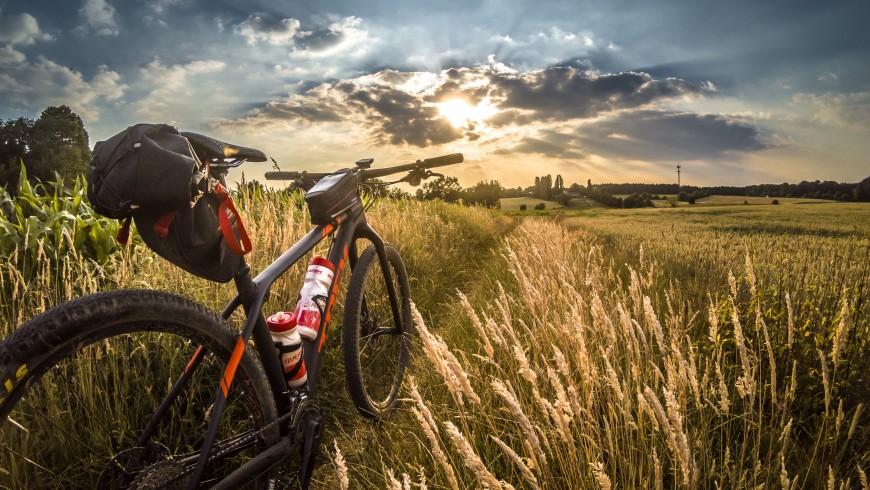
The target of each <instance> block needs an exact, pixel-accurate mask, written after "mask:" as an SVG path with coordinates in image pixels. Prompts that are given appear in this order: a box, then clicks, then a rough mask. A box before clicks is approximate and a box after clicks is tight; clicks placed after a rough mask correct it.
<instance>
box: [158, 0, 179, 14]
mask: <svg viewBox="0 0 870 490" xmlns="http://www.w3.org/2000/svg"><path fill="white" fill-rule="evenodd" d="M182 1H183V0H156V1H155V2H154V3H152V4H151V10H153V11H154V13H157V14H162V13H163V12H164V11H166V10H167V9H168V8H169V7H171V6H173V5H178V4H180V3H181V2H182Z"/></svg>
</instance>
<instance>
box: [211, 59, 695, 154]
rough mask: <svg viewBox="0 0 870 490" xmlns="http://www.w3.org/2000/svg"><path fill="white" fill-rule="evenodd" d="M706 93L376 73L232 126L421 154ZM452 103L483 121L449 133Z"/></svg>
mask: <svg viewBox="0 0 870 490" xmlns="http://www.w3.org/2000/svg"><path fill="white" fill-rule="evenodd" d="M706 92H707V89H706V88H705V87H704V86H700V85H694V84H691V83H688V82H685V81H683V80H677V79H665V80H655V79H653V78H652V77H650V76H649V75H647V74H644V73H633V72H628V73H617V74H605V75H602V74H598V73H596V72H594V71H591V70H581V69H580V68H578V67H577V66H573V65H572V66H562V65H559V66H553V67H549V68H547V69H544V70H536V71H533V72H527V73H519V72H515V71H511V70H506V69H505V67H504V66H501V65H498V64H496V63H494V59H493V60H490V61H489V62H488V64H485V65H480V66H477V67H474V68H451V69H447V70H442V71H440V72H438V73H427V72H403V71H398V70H381V71H378V72H375V73H372V74H369V75H364V76H361V77H358V78H354V79H346V80H340V81H337V82H333V83H323V84H320V85H318V86H317V87H314V88H312V89H309V90H307V91H304V92H301V93H295V94H291V95H290V96H288V97H287V99H285V100H283V101H272V102H269V103H267V104H265V105H264V106H263V107H262V108H260V109H259V110H257V111H255V113H254V114H253V115H252V116H251V117H249V118H246V119H243V120H239V121H237V124H239V125H242V126H244V125H256V126H259V127H262V126H267V125H270V124H274V125H279V126H280V125H286V124H307V125H328V124H334V123H342V124H352V125H357V126H359V127H363V128H367V131H368V132H369V133H370V134H371V136H373V137H374V140H375V142H376V143H378V144H381V145H388V144H393V145H411V146H420V147H423V146H428V145H439V144H445V143H450V142H454V141H457V140H463V139H465V140H467V141H475V140H478V139H480V138H482V137H483V136H484V135H486V133H487V128H500V129H502V130H504V129H510V128H511V127H512V128H520V127H525V126H529V125H538V126H542V127H543V126H546V125H548V124H554V123H564V122H566V121H583V120H588V119H590V118H594V117H599V116H600V115H601V114H609V113H614V112H617V111H620V110H625V109H638V108H644V107H648V106H652V105H654V104H655V103H656V102H658V101H661V100H665V99H669V98H673V97H681V96H698V95H702V94H704V93H706ZM452 100H461V101H464V103H465V104H468V105H469V106H470V107H471V108H473V107H484V106H485V107H486V108H487V109H488V111H489V114H487V117H482V118H480V119H479V120H475V121H474V122H473V123H471V122H469V124H466V125H464V127H457V126H463V125H462V124H457V126H454V125H452V124H450V122H449V121H448V119H447V118H446V117H444V116H443V115H442V114H441V113H440V112H439V109H438V104H440V103H443V102H444V101H452ZM226 124H232V123H226ZM551 137H552V135H551ZM548 145H555V144H554V143H553V142H551V141H545V140H535V139H534V137H531V136H528V135H527V139H526V140H524V141H523V143H522V146H521V147H520V148H519V151H540V152H542V153H554V152H555V151H556V146H552V147H548ZM536 148H542V149H541V150H535V149H536ZM548 148H549V149H548ZM569 150H570V148H569V149H562V150H561V151H562V152H564V151H569ZM572 155H575V156H576V154H572Z"/></svg>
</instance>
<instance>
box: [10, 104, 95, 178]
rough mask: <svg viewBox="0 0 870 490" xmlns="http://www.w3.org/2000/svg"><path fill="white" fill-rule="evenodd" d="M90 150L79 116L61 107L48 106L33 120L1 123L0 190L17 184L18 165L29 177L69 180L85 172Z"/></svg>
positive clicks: (19, 119) (20, 119) (65, 107)
mask: <svg viewBox="0 0 870 490" xmlns="http://www.w3.org/2000/svg"><path fill="white" fill-rule="evenodd" d="M90 158H91V150H90V146H89V144H88V132H87V131H86V130H85V126H84V124H83V123H82V120H81V118H80V117H79V116H78V114H76V113H74V112H73V111H71V110H70V108H69V107H67V106H65V105H62V106H59V107H48V108H46V109H45V110H44V111H42V114H40V116H39V118H37V119H36V120H33V119H28V118H25V117H19V118H18V119H10V120H8V121H0V187H5V188H6V189H7V190H9V191H10V192H11V191H12V190H14V189H15V188H16V187H17V185H18V176H19V174H20V172H21V164H22V162H23V163H24V166H25V168H26V169H27V175H28V177H30V178H33V179H38V180H41V181H43V182H48V181H53V180H55V178H54V175H55V172H56V173H58V174H60V176H61V177H62V178H64V179H71V178H74V177H75V176H77V175H80V174H83V173H85V172H87V169H88V161H90Z"/></svg>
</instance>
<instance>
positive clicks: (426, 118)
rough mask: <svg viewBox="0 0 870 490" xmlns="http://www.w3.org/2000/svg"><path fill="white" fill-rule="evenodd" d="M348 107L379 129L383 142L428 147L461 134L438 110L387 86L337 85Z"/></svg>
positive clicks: (415, 97)
mask: <svg viewBox="0 0 870 490" xmlns="http://www.w3.org/2000/svg"><path fill="white" fill-rule="evenodd" d="M336 88H337V89H339V90H341V91H343V92H345V93H346V94H347V100H348V103H349V105H350V106H351V107H354V108H356V109H357V110H358V111H359V112H361V113H363V114H365V116H366V119H367V121H368V122H369V123H371V124H375V125H377V126H379V127H380V129H381V131H382V132H383V133H384V136H383V137H382V138H381V139H382V140H383V142H389V143H392V144H394V145H395V144H402V143H407V144H409V145H414V146H420V147H423V146H428V145H430V144H434V145H439V144H444V143H449V142H451V141H454V140H457V139H459V138H461V137H462V133H461V132H460V131H459V130H458V129H457V128H455V127H453V126H452V125H451V124H450V123H449V122H448V121H447V120H445V119H443V118H441V117H440V115H439V114H438V109H436V108H435V107H432V106H425V105H424V101H423V100H422V99H421V98H419V97H417V96H416V95H413V94H409V93H407V92H404V91H401V90H397V89H395V88H392V87H387V86H377V87H357V86H353V85H351V84H349V83H344V84H339V86H338V87H336Z"/></svg>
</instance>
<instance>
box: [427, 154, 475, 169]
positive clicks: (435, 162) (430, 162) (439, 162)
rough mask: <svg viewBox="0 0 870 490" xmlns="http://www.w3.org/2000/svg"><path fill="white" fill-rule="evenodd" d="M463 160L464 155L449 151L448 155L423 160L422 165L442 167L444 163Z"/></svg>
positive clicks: (450, 163) (449, 163)
mask: <svg viewBox="0 0 870 490" xmlns="http://www.w3.org/2000/svg"><path fill="white" fill-rule="evenodd" d="M464 160H465V157H463V156H462V153H451V154H450V155H444V156H440V157H433V158H427V159H425V160H423V166H424V167H426V168H433V167H444V166H445V165H453V164H455V163H462V162H463V161H464Z"/></svg>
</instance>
